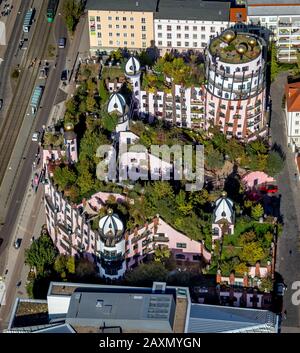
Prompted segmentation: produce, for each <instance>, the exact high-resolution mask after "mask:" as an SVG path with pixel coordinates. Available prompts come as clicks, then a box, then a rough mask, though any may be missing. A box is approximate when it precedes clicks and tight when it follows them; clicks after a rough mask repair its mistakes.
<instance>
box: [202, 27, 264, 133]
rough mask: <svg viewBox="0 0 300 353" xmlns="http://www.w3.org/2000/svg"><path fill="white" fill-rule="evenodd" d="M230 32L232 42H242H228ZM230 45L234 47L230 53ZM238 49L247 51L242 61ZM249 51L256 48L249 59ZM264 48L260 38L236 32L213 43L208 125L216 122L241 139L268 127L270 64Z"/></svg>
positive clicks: (208, 53) (208, 68)
mask: <svg viewBox="0 0 300 353" xmlns="http://www.w3.org/2000/svg"><path fill="white" fill-rule="evenodd" d="M227 35H229V37H228V38H229V41H234V40H236V41H237V43H240V44H238V45H235V46H234V45H233V44H231V42H228V43H227V42H226V36H227ZM230 36H231V37H230ZM241 42H243V43H241ZM230 45H231V46H233V48H232V51H230V53H229V52H228V51H227V48H228V47H229V46H230ZM251 45H252V46H253V47H251ZM254 48H256V49H254ZM238 50H242V51H243V53H241V56H243V55H244V56H243V58H241V60H239V54H238ZM248 50H250V51H253V50H256V54H253V55H252V56H253V58H252V59H249V60H248V59H247V58H246V57H245V55H246V54H245V53H246V51H248ZM263 51H264V47H263V44H262V42H261V39H260V38H258V37H257V36H254V35H248V34H239V33H237V34H236V33H234V32H233V31H225V32H223V34H222V35H221V36H219V37H215V38H213V39H212V40H211V41H210V42H209V44H208V48H207V50H206V57H205V65H206V79H207V84H206V98H205V114H206V123H207V127H208V125H209V124H210V123H211V122H212V123H213V124H214V125H215V126H218V127H220V129H221V131H222V132H223V133H224V134H225V135H226V136H227V137H231V136H236V137H238V138H247V137H250V136H251V135H252V134H254V133H256V132H259V130H261V129H262V128H263V127H264V113H265V72H266V64H265V58H264V54H263Z"/></svg>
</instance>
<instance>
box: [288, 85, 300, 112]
mask: <svg viewBox="0 0 300 353" xmlns="http://www.w3.org/2000/svg"><path fill="white" fill-rule="evenodd" d="M285 96H286V103H287V110H288V112H300V82H296V83H290V84H286V86H285Z"/></svg>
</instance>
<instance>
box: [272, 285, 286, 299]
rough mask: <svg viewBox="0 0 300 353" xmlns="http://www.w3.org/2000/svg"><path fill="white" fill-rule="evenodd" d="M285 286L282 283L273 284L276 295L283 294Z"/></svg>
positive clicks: (280, 295)
mask: <svg viewBox="0 0 300 353" xmlns="http://www.w3.org/2000/svg"><path fill="white" fill-rule="evenodd" d="M286 288H287V286H286V285H285V284H284V283H282V282H281V283H277V284H276V286H275V294H276V295H277V296H278V297H283V296H284V292H285V291H286Z"/></svg>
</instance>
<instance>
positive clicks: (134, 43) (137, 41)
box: [88, 0, 154, 50]
mask: <svg viewBox="0 0 300 353" xmlns="http://www.w3.org/2000/svg"><path fill="white" fill-rule="evenodd" d="M108 1H109V0H108ZM97 16H98V17H100V21H99V22H98V21H97ZM109 17H111V20H109V19H108V18H109ZM88 18H89V24H88V25H89V38H90V49H91V50H93V49H99V50H101V49H102V48H103V49H109V48H112V49H116V48H120V47H121V48H124V47H126V48H128V49H143V48H147V47H149V46H150V44H151V41H152V40H154V30H153V26H154V21H153V13H152V12H135V11H100V10H99V11H95V10H93V11H89V12H88ZM117 18H119V19H117ZM123 18H126V20H123ZM131 18H132V19H133V20H131ZM142 18H144V19H145V23H142ZM97 25H100V26H101V29H97ZM109 25H111V26H112V28H109ZM117 26H119V28H117ZM124 26H126V27H124ZM131 26H134V28H131ZM142 26H145V27H146V28H145V29H146V30H145V31H142ZM98 33H101V38H98ZM109 33H112V36H109ZM117 33H119V34H120V36H117ZM143 34H144V35H145V39H143V38H142V37H143ZM132 35H133V37H132ZM98 41H101V44H102V45H101V46H100V45H98ZM110 41H112V42H113V43H110ZM126 41H127V44H126ZM143 43H144V46H143Z"/></svg>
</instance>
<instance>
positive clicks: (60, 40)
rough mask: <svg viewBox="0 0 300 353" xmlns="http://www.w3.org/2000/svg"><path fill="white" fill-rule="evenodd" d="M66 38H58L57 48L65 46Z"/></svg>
mask: <svg viewBox="0 0 300 353" xmlns="http://www.w3.org/2000/svg"><path fill="white" fill-rule="evenodd" d="M66 42H67V39H66V38H59V40H58V48H59V49H64V47H65V46H66Z"/></svg>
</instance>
